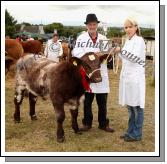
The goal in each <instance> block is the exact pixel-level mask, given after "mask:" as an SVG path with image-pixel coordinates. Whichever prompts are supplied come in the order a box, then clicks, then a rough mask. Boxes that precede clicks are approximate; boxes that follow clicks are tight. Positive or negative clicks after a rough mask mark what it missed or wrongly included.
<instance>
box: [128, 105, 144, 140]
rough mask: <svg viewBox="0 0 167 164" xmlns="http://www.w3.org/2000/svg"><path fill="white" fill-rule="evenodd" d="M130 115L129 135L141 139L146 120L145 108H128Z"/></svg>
mask: <svg viewBox="0 0 167 164" xmlns="http://www.w3.org/2000/svg"><path fill="white" fill-rule="evenodd" d="M128 113H129V121H128V130H127V135H128V136H129V137H131V138H134V139H141V138H142V127H143V120H144V112H143V108H140V106H135V107H132V106H128Z"/></svg>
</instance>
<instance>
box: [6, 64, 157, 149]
mask: <svg viewBox="0 0 167 164" xmlns="http://www.w3.org/2000/svg"><path fill="white" fill-rule="evenodd" d="M149 69H150V67H149ZM149 69H148V70H147V71H146V75H147V78H146V79H147V90H146V106H145V110H144V114H145V118H144V127H143V140H142V141H140V142H133V143H127V142H124V141H123V140H121V139H120V138H119V136H120V135H121V134H122V133H123V132H124V131H125V130H126V128H127V120H128V113H127V110H126V108H125V107H124V108H123V107H121V106H119V105H118V85H119V73H118V74H117V75H115V74H114V73H113V71H112V70H109V77H110V88H111V91H110V94H109V96H108V104H107V106H108V118H109V120H110V126H111V127H113V128H114V129H115V133H113V134H111V133H106V132H104V131H102V130H99V129H98V121H97V105H96V101H94V102H93V113H94V120H93V127H92V129H91V130H90V131H88V132H84V133H83V134H82V135H77V134H75V133H74V132H73V130H72V128H71V115H70V112H69V110H68V108H67V107H65V108H66V119H65V121H64V130H65V137H66V141H65V142H64V143H57V142H56V131H55V130H56V121H55V113H54V110H53V107H52V104H51V102H50V100H47V101H43V100H42V99H40V98H39V99H38V101H37V105H36V113H37V116H38V120H37V121H33V122H32V121H31V119H30V117H29V110H28V108H29V104H28V99H27V98H25V99H24V101H23V104H22V106H21V119H22V120H21V123H20V124H15V123H14V121H13V113H14V104H13V95H14V78H13V77H12V76H11V75H10V73H9V74H8V75H7V77H6V85H5V105H6V106H5V151H6V152H154V151H155V150H154V149H155V143H154V142H155V137H154V135H155V134H154V133H155V129H154V127H155V121H154V110H155V109H154V105H155V100H154V86H153V85H152V78H151V72H150V70H149ZM82 116H83V111H82V105H81V107H80V110H79V117H78V123H79V126H82V121H81V120H82Z"/></svg>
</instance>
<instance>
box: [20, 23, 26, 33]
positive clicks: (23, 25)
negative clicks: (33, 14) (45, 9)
mask: <svg viewBox="0 0 167 164" xmlns="http://www.w3.org/2000/svg"><path fill="white" fill-rule="evenodd" d="M24 27H25V24H22V25H21V28H20V32H23V30H24Z"/></svg>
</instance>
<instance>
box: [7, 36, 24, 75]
mask: <svg viewBox="0 0 167 164" xmlns="http://www.w3.org/2000/svg"><path fill="white" fill-rule="evenodd" d="M23 52H24V50H23V47H22V46H21V45H20V43H19V42H18V41H16V40H15V39H5V71H6V72H7V71H8V70H9V68H10V66H11V65H12V64H13V63H15V61H16V60H18V59H19V58H20V57H21V56H22V55H23Z"/></svg>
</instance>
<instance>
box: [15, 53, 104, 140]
mask: <svg viewBox="0 0 167 164" xmlns="http://www.w3.org/2000/svg"><path fill="white" fill-rule="evenodd" d="M86 76H87V78H86ZM88 80H90V81H92V82H95V83H96V82H100V81H102V78H101V74H100V58H99V57H98V56H97V55H96V54H94V53H92V52H90V53H86V54H85V55H84V56H83V57H82V58H80V59H78V58H71V61H70V62H67V61H64V62H59V63H56V62H53V61H51V60H49V59H47V58H44V57H41V56H37V55H33V54H31V55H25V56H24V57H23V58H21V59H19V61H18V62H17V67H16V84H15V96H14V104H15V113H14V120H15V122H20V105H21V103H22V100H23V96H24V91H25V90H28V91H29V103H30V116H31V119H32V120H36V119H37V117H36V113H35V103H36V100H37V96H41V97H42V98H44V99H46V96H47V95H49V96H50V98H51V100H52V103H53V106H54V109H55V112H56V117H57V141H58V142H63V141H64V138H65V137H64V130H63V121H64V119H65V111H64V104H65V103H68V104H70V105H71V108H70V112H71V116H72V128H73V130H74V132H75V133H79V134H80V130H79V128H78V123H77V116H78V106H79V104H80V101H81V98H82V96H83V95H84V92H85V89H89V87H88V86H87V84H88Z"/></svg>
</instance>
